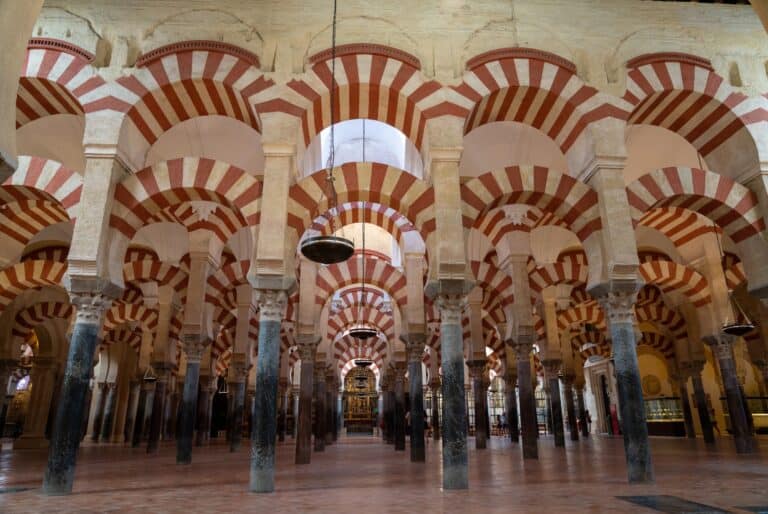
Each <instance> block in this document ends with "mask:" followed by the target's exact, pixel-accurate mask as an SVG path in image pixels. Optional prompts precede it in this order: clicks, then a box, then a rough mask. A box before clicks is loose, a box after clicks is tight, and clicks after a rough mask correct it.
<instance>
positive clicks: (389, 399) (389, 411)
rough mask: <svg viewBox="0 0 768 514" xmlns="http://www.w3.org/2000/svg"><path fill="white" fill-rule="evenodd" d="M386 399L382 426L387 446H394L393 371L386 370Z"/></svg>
mask: <svg viewBox="0 0 768 514" xmlns="http://www.w3.org/2000/svg"><path fill="white" fill-rule="evenodd" d="M385 380H386V398H385V403H384V405H385V410H384V416H385V417H384V426H385V427H386V429H385V432H386V436H387V444H395V370H394V369H392V368H389V369H387V372H386V377H385Z"/></svg>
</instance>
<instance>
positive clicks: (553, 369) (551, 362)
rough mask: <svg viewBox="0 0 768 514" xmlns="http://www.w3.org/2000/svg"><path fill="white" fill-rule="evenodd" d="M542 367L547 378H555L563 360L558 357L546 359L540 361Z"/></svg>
mask: <svg viewBox="0 0 768 514" xmlns="http://www.w3.org/2000/svg"><path fill="white" fill-rule="evenodd" d="M541 365H542V366H543V367H544V373H545V374H546V376H547V378H548V379H551V378H555V377H557V375H558V374H559V373H560V368H561V367H562V365H563V361H561V360H559V359H546V360H543V361H542V362H541Z"/></svg>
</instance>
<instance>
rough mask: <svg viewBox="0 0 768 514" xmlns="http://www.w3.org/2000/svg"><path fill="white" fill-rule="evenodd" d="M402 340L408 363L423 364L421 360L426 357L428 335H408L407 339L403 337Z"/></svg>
mask: <svg viewBox="0 0 768 514" xmlns="http://www.w3.org/2000/svg"><path fill="white" fill-rule="evenodd" d="M401 339H402V340H403V342H404V343H405V350H406V352H407V354H408V362H421V358H422V356H423V355H424V346H425V344H426V341H427V336H426V334H418V333H414V334H408V335H407V336H405V337H401Z"/></svg>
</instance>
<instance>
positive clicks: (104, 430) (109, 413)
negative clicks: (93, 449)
mask: <svg viewBox="0 0 768 514" xmlns="http://www.w3.org/2000/svg"><path fill="white" fill-rule="evenodd" d="M106 393H107V399H106V400H105V401H104V419H103V421H102V423H101V442H102V443H108V442H109V440H110V438H111V436H112V427H113V426H114V420H115V404H116V403H117V384H116V383H115V382H107V388H106Z"/></svg>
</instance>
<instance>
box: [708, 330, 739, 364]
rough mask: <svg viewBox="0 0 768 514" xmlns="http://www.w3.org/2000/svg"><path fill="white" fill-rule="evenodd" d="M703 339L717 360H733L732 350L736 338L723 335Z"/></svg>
mask: <svg viewBox="0 0 768 514" xmlns="http://www.w3.org/2000/svg"><path fill="white" fill-rule="evenodd" d="M702 339H703V340H704V343H705V344H706V345H707V346H709V347H710V349H711V350H712V353H713V354H714V355H715V358H716V359H718V360H720V359H733V350H732V348H733V342H734V341H735V339H736V338H735V337H734V336H729V335H726V334H721V335H719V336H706V337H703V338H702Z"/></svg>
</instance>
